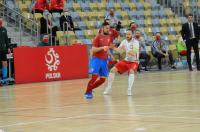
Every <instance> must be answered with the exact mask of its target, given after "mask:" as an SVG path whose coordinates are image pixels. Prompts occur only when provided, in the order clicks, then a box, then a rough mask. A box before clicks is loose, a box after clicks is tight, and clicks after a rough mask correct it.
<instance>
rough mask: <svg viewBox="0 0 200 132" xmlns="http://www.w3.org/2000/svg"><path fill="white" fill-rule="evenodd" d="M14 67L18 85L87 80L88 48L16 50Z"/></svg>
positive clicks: (60, 47)
mask: <svg viewBox="0 0 200 132" xmlns="http://www.w3.org/2000/svg"><path fill="white" fill-rule="evenodd" d="M14 66H15V81H16V83H30V82H45V81H54V80H68V79H80V78H87V77H88V52H87V46H86V45H74V46H54V47H50V46H48V47H19V48H15V49H14Z"/></svg>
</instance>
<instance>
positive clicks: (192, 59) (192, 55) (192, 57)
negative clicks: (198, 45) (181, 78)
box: [191, 51, 194, 64]
mask: <svg viewBox="0 0 200 132" xmlns="http://www.w3.org/2000/svg"><path fill="white" fill-rule="evenodd" d="M193 62H194V52H193V51H192V52H191V64H193Z"/></svg>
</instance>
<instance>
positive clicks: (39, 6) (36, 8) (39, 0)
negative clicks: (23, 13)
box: [32, 0, 48, 14]
mask: <svg viewBox="0 0 200 132" xmlns="http://www.w3.org/2000/svg"><path fill="white" fill-rule="evenodd" d="M44 10H48V2H47V0H36V1H35V2H34V3H33V9H32V13H41V14H42V13H43V12H44Z"/></svg>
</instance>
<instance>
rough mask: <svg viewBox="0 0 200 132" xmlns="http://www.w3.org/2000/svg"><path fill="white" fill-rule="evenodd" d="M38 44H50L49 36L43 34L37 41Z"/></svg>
mask: <svg viewBox="0 0 200 132" xmlns="http://www.w3.org/2000/svg"><path fill="white" fill-rule="evenodd" d="M38 46H50V44H49V36H48V35H44V37H43V39H42V41H41V42H39V44H38Z"/></svg>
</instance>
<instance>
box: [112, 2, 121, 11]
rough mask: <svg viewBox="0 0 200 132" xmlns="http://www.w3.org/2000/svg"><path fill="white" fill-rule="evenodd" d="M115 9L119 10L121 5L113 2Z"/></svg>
mask: <svg viewBox="0 0 200 132" xmlns="http://www.w3.org/2000/svg"><path fill="white" fill-rule="evenodd" d="M113 7H114V8H115V10H121V5H120V4H119V3H113Z"/></svg>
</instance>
